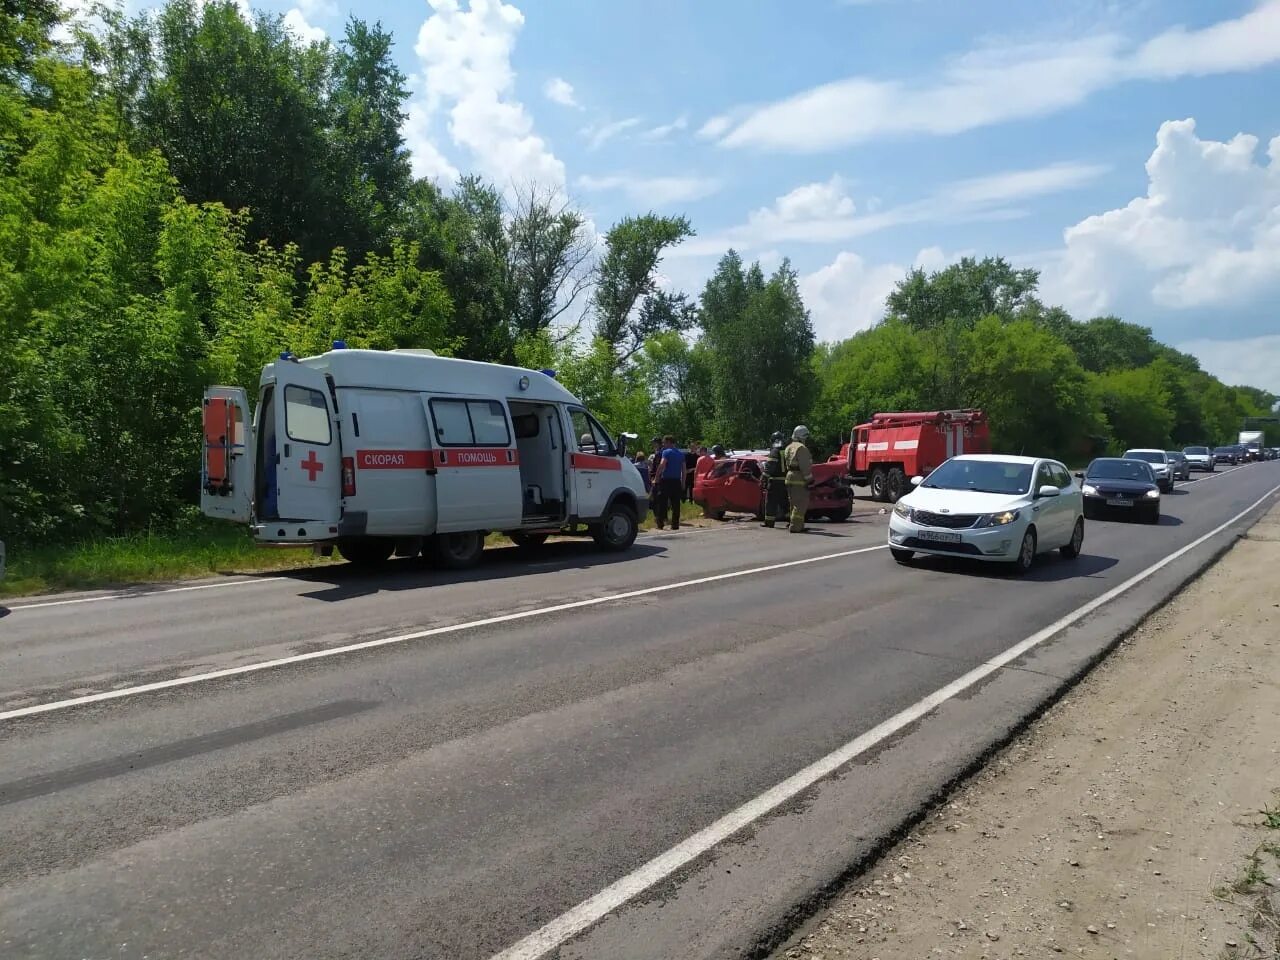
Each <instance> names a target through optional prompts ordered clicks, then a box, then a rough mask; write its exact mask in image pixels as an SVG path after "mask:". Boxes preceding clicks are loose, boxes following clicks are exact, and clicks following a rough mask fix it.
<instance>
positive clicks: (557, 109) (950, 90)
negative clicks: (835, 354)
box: [253, 0, 1280, 393]
mask: <svg viewBox="0 0 1280 960" xmlns="http://www.w3.org/2000/svg"><path fill="white" fill-rule="evenodd" d="M253 6H254V7H255V8H256V9H261V10H264V11H267V12H272V13H280V14H283V15H284V17H285V21H286V23H287V24H288V25H289V26H290V28H291V29H293V30H294V31H295V32H296V33H297V34H298V35H299V36H300V37H304V38H313V39H319V38H322V37H324V36H326V35H327V36H329V37H330V38H332V39H338V38H340V37H341V35H342V30H343V25H344V23H345V21H346V20H347V18H348V17H350V16H352V15H354V16H358V17H361V18H363V19H365V20H369V21H373V20H377V21H381V23H382V25H383V26H384V28H386V29H388V30H389V31H391V32H392V33H393V34H394V36H395V38H396V45H395V55H396V58H397V61H398V63H399V65H400V67H401V69H402V70H403V71H404V72H405V74H406V75H408V77H409V78H410V85H411V89H412V100H411V104H410V116H409V120H408V122H407V125H406V131H405V133H406V139H407V142H408V146H409V148H410V150H411V151H412V158H413V165H414V170H415V172H417V173H418V174H421V175H427V176H432V177H436V178H438V179H439V180H440V181H441V182H442V183H445V184H447V183H448V182H450V181H452V180H453V178H454V177H456V176H457V174H458V172H459V171H461V172H475V173H480V174H482V175H484V176H486V177H489V178H491V179H493V180H495V181H497V182H498V183H500V184H502V185H503V186H504V187H507V188H510V187H514V186H516V185H526V184H528V183H531V182H536V183H538V184H541V185H544V186H552V187H555V188H557V189H559V190H562V191H563V192H564V193H565V194H566V195H567V196H568V197H570V198H571V199H572V200H573V201H574V202H575V203H577V204H578V205H579V206H580V207H581V208H582V209H583V210H585V211H586V212H587V213H588V215H589V216H590V218H591V220H592V222H593V223H594V224H595V225H596V226H597V229H599V230H604V229H607V227H608V225H609V224H611V223H613V222H615V221H616V220H617V219H618V218H620V217H623V216H626V215H628V214H636V213H643V212H646V211H650V210H652V211H655V212H658V213H664V214H685V215H687V216H688V217H689V218H690V220H691V221H692V223H693V226H694V228H695V230H696V231H697V235H696V237H694V238H693V239H691V240H689V241H687V242H686V243H685V244H683V245H682V246H681V247H680V248H679V249H677V250H676V251H675V252H674V253H673V254H672V255H671V256H670V257H668V259H667V260H666V261H664V263H663V265H662V273H663V280H664V283H666V284H667V285H669V286H671V287H673V288H675V289H683V290H686V291H688V292H689V293H691V294H695V295H696V294H697V293H698V292H699V291H700V290H701V288H702V285H703V283H704V282H705V280H706V278H707V276H708V275H709V274H710V273H711V272H712V270H714V267H715V264H716V261H717V260H718V259H719V257H720V256H721V255H723V253H724V252H725V251H726V250H727V249H728V248H729V247H733V248H735V249H737V250H738V251H739V252H740V253H741V254H742V255H743V256H744V257H745V258H746V259H748V260H759V261H760V263H761V265H762V266H763V267H765V268H766V269H767V270H768V269H772V268H774V267H776V265H777V264H778V263H779V262H780V261H781V259H782V258H783V257H789V258H790V259H791V261H792V263H793V265H794V266H795V267H796V269H797V270H798V271H799V272H800V274H801V277H802V281H801V282H802V292H803V294H804V296H805V301H806V303H807V305H808V306H809V308H810V310H811V311H812V314H813V320H814V325H815V328H816V331H817V333H818V336H819V338H820V339H825V340H834V339H839V338H843V337H847V336H849V335H851V334H853V333H855V332H856V331H858V330H862V329H866V328H867V327H868V326H870V325H871V324H873V323H874V322H876V321H877V320H878V319H879V318H880V317H881V316H882V314H883V309H884V297H885V295H886V294H887V293H888V292H889V291H890V290H891V289H892V287H893V285H894V283H895V282H896V281H898V280H899V279H901V278H902V277H903V276H904V275H905V273H906V272H907V271H908V270H909V269H911V268H912V267H913V266H920V267H923V268H926V269H929V270H932V269H938V268H940V267H942V266H945V265H946V264H947V263H949V262H952V261H953V260H954V259H956V258H958V257H960V256H963V255H973V256H978V257H981V256H986V255H999V256H1004V257H1006V258H1007V259H1009V260H1010V261H1012V262H1014V263H1015V264H1016V265H1018V266H1029V267H1034V268H1036V269H1038V270H1039V271H1040V272H1041V281H1040V289H1041V295H1042V298H1043V299H1044V300H1045V301H1046V302H1048V303H1051V304H1060V305H1062V306H1064V307H1066V308H1067V309H1068V310H1069V311H1070V312H1071V313H1072V314H1073V315H1074V316H1076V317H1077V318H1078V319H1083V318H1087V317H1090V316H1095V315H1099V314H1106V313H1114V314H1116V315H1119V316H1121V317H1123V318H1124V319H1126V320H1130V321H1134V322H1137V323H1141V324H1144V325H1146V326H1149V327H1151V328H1152V330H1153V331H1154V332H1155V335H1156V336H1157V337H1158V338H1159V339H1160V340H1162V341H1164V342H1166V343H1169V344H1172V345H1174V346H1176V347H1179V348H1180V349H1184V350H1187V351H1188V352H1190V353H1193V354H1195V355H1196V356H1197V357H1198V358H1199V359H1200V361H1201V363H1202V365H1203V366H1204V367H1205V369H1207V370H1209V371H1210V372H1212V373H1214V374H1217V375H1218V376H1220V377H1222V378H1223V379H1225V380H1227V381H1228V382H1231V383H1251V384H1254V385H1257V386H1262V387H1265V388H1267V389H1269V390H1271V391H1273V392H1276V393H1280V310H1277V307H1276V304H1277V302H1280V0H1261V2H1259V0H1160V2H1157V0H1074V2H1068V3H1064V2H1061V0H1019V2H1018V3H1008V2H1007V0H1000V2H997V0H964V2H955V0H510V2H503V0H360V2H359V3H354V2H351V0H258V2H255V3H254V4H253Z"/></svg>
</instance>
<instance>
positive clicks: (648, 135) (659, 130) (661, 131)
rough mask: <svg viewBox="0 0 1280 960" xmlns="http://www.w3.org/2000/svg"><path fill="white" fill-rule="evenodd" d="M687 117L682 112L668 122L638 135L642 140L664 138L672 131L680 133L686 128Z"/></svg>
mask: <svg viewBox="0 0 1280 960" xmlns="http://www.w3.org/2000/svg"><path fill="white" fill-rule="evenodd" d="M688 127H689V118H688V117H687V116H685V115H684V114H681V115H680V116H678V117H676V118H675V119H674V120H672V121H671V122H670V123H664V124H661V125H659V126H656V127H652V128H650V129H649V130H646V131H645V132H644V133H642V134H641V135H640V138H641V139H642V140H666V139H667V138H668V137H670V136H671V135H672V134H674V133H680V132H681V131H683V130H686V129H688Z"/></svg>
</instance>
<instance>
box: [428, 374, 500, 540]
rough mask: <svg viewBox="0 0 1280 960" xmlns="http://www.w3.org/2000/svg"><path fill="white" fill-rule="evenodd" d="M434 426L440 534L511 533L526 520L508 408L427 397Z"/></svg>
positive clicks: (470, 400)
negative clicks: (523, 512) (495, 531)
mask: <svg viewBox="0 0 1280 960" xmlns="http://www.w3.org/2000/svg"><path fill="white" fill-rule="evenodd" d="M422 403H423V404H424V406H425V408H426V410H427V413H428V415H429V416H430V418H431V423H432V426H433V427H434V431H435V437H434V440H435V442H434V444H433V446H434V447H435V450H434V451H433V453H434V462H435V468H436V478H435V481H436V482H435V487H436V530H437V531H438V532H440V533H462V532H467V531H471V530H510V529H512V528H514V527H518V526H519V525H520V521H521V512H522V507H523V502H524V501H523V498H522V495H521V490H520V457H519V452H518V451H517V449H516V446H515V438H514V435H513V434H512V432H511V425H510V421H509V420H508V418H507V409H506V407H505V405H504V404H503V403H502V402H501V401H499V400H495V399H492V398H490V397H453V396H449V397H441V396H431V397H429V396H425V395H424V396H423V397H422Z"/></svg>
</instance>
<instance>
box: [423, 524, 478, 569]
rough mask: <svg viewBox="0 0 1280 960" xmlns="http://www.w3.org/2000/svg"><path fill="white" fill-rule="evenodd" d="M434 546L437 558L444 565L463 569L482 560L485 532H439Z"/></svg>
mask: <svg viewBox="0 0 1280 960" xmlns="http://www.w3.org/2000/svg"><path fill="white" fill-rule="evenodd" d="M434 548H435V550H434V552H435V556H436V560H437V561H438V562H439V564H440V565H441V566H442V567H448V568H449V569H450V570H463V569H465V568H467V567H473V566H475V565H476V564H477V563H479V562H480V554H481V553H483V552H484V534H482V533H480V532H479V531H478V530H469V531H466V532H464V533H438V534H436V537H435V544H434Z"/></svg>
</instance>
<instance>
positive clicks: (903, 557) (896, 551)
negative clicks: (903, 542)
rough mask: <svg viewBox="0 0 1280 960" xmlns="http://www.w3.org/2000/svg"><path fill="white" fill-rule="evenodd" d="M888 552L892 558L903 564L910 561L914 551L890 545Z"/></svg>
mask: <svg viewBox="0 0 1280 960" xmlns="http://www.w3.org/2000/svg"><path fill="white" fill-rule="evenodd" d="M889 552H890V553H891V554H893V559H895V560H897V561H898V562H899V563H901V564H904V565H905V564H908V563H910V562H911V558H912V557H914V556H915V553H914V552H913V551H911V550H902V549H900V548H898V547H890V548H889Z"/></svg>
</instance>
